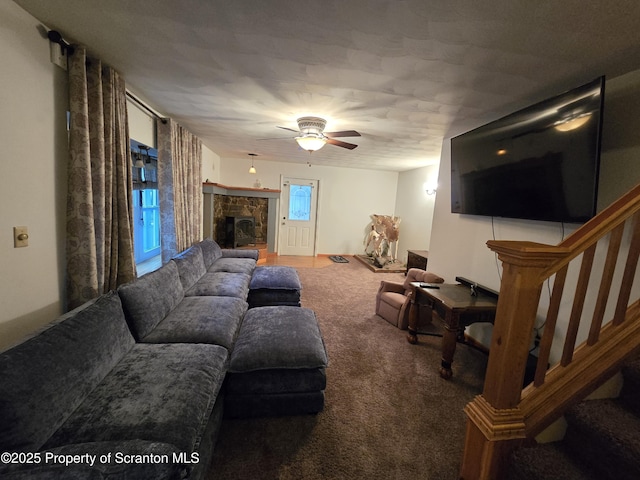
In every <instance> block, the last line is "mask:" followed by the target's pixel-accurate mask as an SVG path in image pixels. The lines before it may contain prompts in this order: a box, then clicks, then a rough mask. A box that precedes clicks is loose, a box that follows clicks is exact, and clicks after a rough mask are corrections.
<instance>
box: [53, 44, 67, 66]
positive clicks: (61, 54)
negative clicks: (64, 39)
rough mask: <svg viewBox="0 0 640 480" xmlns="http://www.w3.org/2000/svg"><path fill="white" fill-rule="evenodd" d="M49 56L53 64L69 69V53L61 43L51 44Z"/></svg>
mask: <svg viewBox="0 0 640 480" xmlns="http://www.w3.org/2000/svg"><path fill="white" fill-rule="evenodd" d="M49 55H50V58H51V63H53V64H54V65H57V66H59V67H60V68H63V69H65V70H66V69H67V52H66V50H65V49H63V48H62V45H60V44H59V43H54V42H49Z"/></svg>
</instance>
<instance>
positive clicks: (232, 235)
mask: <svg viewBox="0 0 640 480" xmlns="http://www.w3.org/2000/svg"><path fill="white" fill-rule="evenodd" d="M225 226H226V228H225V243H224V245H225V246H226V247H229V248H237V247H243V246H245V245H255V244H256V219H255V217H226V222H225Z"/></svg>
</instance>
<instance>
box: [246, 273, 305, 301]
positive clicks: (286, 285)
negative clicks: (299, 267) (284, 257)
mask: <svg viewBox="0 0 640 480" xmlns="http://www.w3.org/2000/svg"><path fill="white" fill-rule="evenodd" d="M301 289H302V284H301V283H300V278H299V277H298V272H297V271H296V269H295V268H293V267H286V266H282V265H264V266H259V267H256V269H255V270H254V271H253V275H252V276H251V281H250V282H249V295H248V297H247V302H248V303H249V308H254V307H267V306H276V305H289V306H293V307H299V306H300V290H301Z"/></svg>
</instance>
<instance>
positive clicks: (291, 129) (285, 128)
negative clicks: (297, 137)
mask: <svg viewBox="0 0 640 480" xmlns="http://www.w3.org/2000/svg"><path fill="white" fill-rule="evenodd" d="M276 126H277V125H276ZM277 127H278V128H282V129H283V130H289V131H291V132H296V133H300V131H299V130H294V129H293V128H287V127H280V126H277Z"/></svg>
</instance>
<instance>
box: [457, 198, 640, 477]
mask: <svg viewBox="0 0 640 480" xmlns="http://www.w3.org/2000/svg"><path fill="white" fill-rule="evenodd" d="M639 212H640V185H638V186H636V187H635V188H634V189H632V190H631V191H629V192H628V193H627V194H625V195H624V196H622V197H621V198H620V199H618V200H617V201H616V202H614V203H613V204H611V205H610V206H609V207H608V208H606V209H605V210H604V211H602V212H601V213H600V214H598V215H597V216H596V217H594V218H593V219H591V220H590V221H589V222H587V223H586V224H584V225H583V226H582V227H580V228H579V229H578V230H576V231H575V232H574V233H573V234H571V235H570V236H568V237H567V238H566V239H565V240H564V241H562V242H561V243H560V244H558V245H557V246H550V245H543V244H539V243H533V242H521V241H489V242H487V245H488V246H489V248H490V249H491V250H493V251H494V252H496V253H497V254H498V258H499V259H500V260H501V261H502V265H503V273H502V281H501V286H500V296H499V299H498V307H497V311H496V318H495V323H494V329H493V334H492V338H491V345H490V349H489V352H490V353H489V361H488V364H487V371H486V376H485V383H484V388H483V392H482V394H481V395H478V396H477V397H476V398H475V399H474V400H473V401H471V402H470V403H469V404H468V405H467V406H466V407H465V413H466V414H467V417H468V419H467V432H466V438H465V445H464V453H463V459H462V467H461V471H460V478H461V479H464V480H500V479H504V478H506V468H507V465H508V456H509V455H510V453H511V452H512V451H513V449H515V448H518V447H520V446H522V445H524V444H528V443H532V442H534V437H535V436H536V435H537V434H539V433H540V432H541V431H542V430H544V429H545V428H547V427H548V426H549V425H550V424H551V423H553V422H554V421H555V420H557V419H558V418H560V417H561V416H562V414H563V413H564V412H565V411H566V409H567V408H569V407H570V406H571V405H573V404H574V403H576V402H578V401H580V400H582V399H583V398H584V397H586V396H587V395H588V394H589V393H591V392H592V391H593V390H595V389H596V388H597V387H598V386H599V385H601V384H602V383H603V382H604V381H606V380H607V379H608V378H610V377H611V376H612V375H613V374H615V373H616V372H617V371H618V370H619V369H620V366H621V364H622V363H623V362H624V360H625V359H626V358H628V357H629V356H630V355H631V354H633V353H634V352H636V351H637V350H638V349H639V348H640V300H638V299H637V298H636V299H633V300H631V293H632V287H633V280H634V278H635V274H636V267H637V264H638V257H639V256H640V213H639ZM599 244H600V245H601V248H600V249H598V245H599ZM623 244H624V246H625V248H624V249H623V252H621V249H620V247H621V245H623ZM603 249H605V253H601V252H602V250H603ZM625 255H626V258H625ZM596 259H597V260H604V263H603V266H602V268H597V269H595V270H597V271H596V272H594V260H596ZM574 266H575V268H578V269H579V275H578V277H577V280H575V281H573V282H569V283H571V284H572V286H573V283H575V291H574V292H573V294H568V295H569V298H571V297H572V299H573V300H572V307H571V309H570V310H571V311H570V313H569V314H568V316H567V315H563V316H562V317H561V316H560V315H561V314H560V312H561V310H562V309H561V305H562V303H563V302H562V300H563V293H564V292H565V290H566V288H565V286H566V285H567V277H568V272H569V270H570V267H574ZM616 266H619V268H618V270H620V269H622V273H621V276H618V277H616V276H615V275H614V274H615V273H616ZM571 271H573V269H572V270H571ZM552 277H553V280H551V278H552ZM598 280H599V286H598V285H597V282H598ZM547 281H549V282H552V281H553V289H552V292H551V293H550V298H549V306H548V309H547V313H546V319H545V320H544V330H543V334H542V337H541V339H540V343H539V351H538V363H537V366H536V372H535V376H534V381H533V382H532V383H531V384H530V385H528V386H527V387H526V388H525V389H524V390H523V389H522V383H523V379H524V373H525V367H526V362H527V357H528V355H529V352H530V349H531V344H532V337H533V332H534V328H535V324H536V317H537V316H538V315H539V313H538V312H539V309H540V306H539V303H540V297H541V293H542V289H543V286H544V283H545V282H547ZM594 285H595V287H596V288H597V293H595V294H592V293H591V292H592V291H593V289H594ZM614 286H615V288H616V291H614V292H612V287H614ZM594 295H595V296H594ZM616 295H617V297H616ZM589 298H595V306H594V307H593V313H592V314H591V317H590V324H589V325H588V327H589V329H588V335H587V336H586V340H585V341H584V342H583V343H581V344H580V345H579V346H577V347H576V343H577V339H578V337H579V330H580V328H579V327H580V326H581V323H583V321H582V319H583V318H585V319H587V320H585V321H584V323H586V322H588V321H589V320H588V317H589V312H585V301H586V300H587V299H589ZM616 298H617V300H616V304H615V311H614V312H613V315H612V318H609V319H607V320H608V321H605V314H606V310H607V308H606V307H607V300H609V299H616ZM565 301H566V298H565ZM565 317H566V320H567V321H566V325H567V327H566V331H565V332H559V328H560V327H559V325H558V323H559V322H558V319H559V318H562V319H565ZM583 328H584V327H583ZM562 337H564V345H563V348H562V354H561V356H560V358H559V361H558V362H557V363H555V364H554V365H553V366H551V368H549V369H548V368H547V367H548V365H549V361H550V357H551V350H552V345H553V342H554V339H558V338H559V339H560V340H562Z"/></svg>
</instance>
